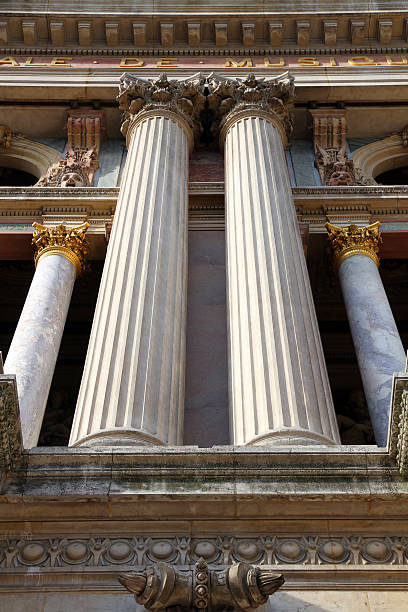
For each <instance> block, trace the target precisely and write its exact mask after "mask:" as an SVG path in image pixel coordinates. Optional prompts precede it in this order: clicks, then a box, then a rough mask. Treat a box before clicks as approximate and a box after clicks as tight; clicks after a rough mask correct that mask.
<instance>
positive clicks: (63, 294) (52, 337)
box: [4, 223, 88, 448]
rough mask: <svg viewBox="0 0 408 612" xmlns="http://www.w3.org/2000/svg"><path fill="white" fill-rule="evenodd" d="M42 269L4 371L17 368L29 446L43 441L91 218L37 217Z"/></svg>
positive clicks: (38, 268)
mask: <svg viewBox="0 0 408 612" xmlns="http://www.w3.org/2000/svg"><path fill="white" fill-rule="evenodd" d="M34 227H35V233H34V238H33V243H34V244H35V245H36V247H37V252H36V255H35V263H36V271H35V274H34V277H33V280H32V283H31V286H30V290H29V292H28V295H27V299H26V301H25V304H24V308H23V310H22V313H21V316H20V319H19V322H18V325H17V328H16V331H15V334H14V336H13V340H12V342H11V345H10V349H9V352H8V354H7V359H6V362H5V364H4V372H5V373H7V374H15V375H16V379H17V391H18V401H19V405H20V417H21V429H22V434H23V444H24V448H32V447H33V446H36V445H37V442H38V437H39V435H40V430H41V425H42V421H43V416H44V412H45V407H46V404H47V399H48V393H49V390H50V386H51V381H52V377H53V374H54V369H55V364H56V361H57V356H58V351H59V347H60V344H61V338H62V334H63V331H64V325H65V320H66V318H67V313H68V308H69V304H70V301H71V294H72V289H73V286H74V282H75V277H76V275H77V274H78V273H80V272H81V270H82V268H83V267H84V264H85V260H84V257H85V254H86V250H87V248H86V241H85V232H86V230H87V228H88V223H83V224H82V225H80V226H79V227H74V228H68V227H65V226H64V225H58V226H57V227H52V228H51V227H45V226H44V225H39V224H38V223H34Z"/></svg>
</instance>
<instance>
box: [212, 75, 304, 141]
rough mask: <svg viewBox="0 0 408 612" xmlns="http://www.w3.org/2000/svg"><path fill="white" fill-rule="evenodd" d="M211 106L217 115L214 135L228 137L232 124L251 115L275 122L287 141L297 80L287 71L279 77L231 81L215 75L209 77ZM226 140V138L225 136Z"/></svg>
mask: <svg viewBox="0 0 408 612" xmlns="http://www.w3.org/2000/svg"><path fill="white" fill-rule="evenodd" d="M207 82H208V88H209V91H210V93H209V95H208V103H209V106H210V108H211V109H212V111H213V112H214V116H215V121H214V123H213V126H212V130H213V131H214V132H217V131H221V132H222V133H223V134H225V132H226V130H228V128H229V126H230V124H231V122H234V121H235V120H237V119H238V118H240V117H242V118H243V117H245V116H248V115H259V116H263V117H264V118H268V119H272V120H275V123H276V126H277V127H278V129H279V131H280V132H281V136H282V137H283V138H284V140H286V138H287V137H288V136H289V135H290V134H291V132H292V129H293V116H292V109H293V100H294V91H295V87H294V80H293V77H292V76H290V75H289V73H288V72H285V73H283V74H281V75H279V76H278V77H276V78H259V79H257V78H256V77H255V75H254V74H249V75H248V76H247V77H245V78H237V79H228V78H224V77H222V76H220V75H218V74H215V73H212V74H210V76H209V77H208V80H207ZM221 140H223V136H222V137H221Z"/></svg>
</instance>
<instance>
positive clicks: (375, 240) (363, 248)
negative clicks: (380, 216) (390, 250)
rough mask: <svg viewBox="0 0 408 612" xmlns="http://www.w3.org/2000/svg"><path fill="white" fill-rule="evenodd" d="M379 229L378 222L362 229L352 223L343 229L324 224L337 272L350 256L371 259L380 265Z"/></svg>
mask: <svg viewBox="0 0 408 612" xmlns="http://www.w3.org/2000/svg"><path fill="white" fill-rule="evenodd" d="M379 227H380V222H379V221H376V222H375V223H371V225H366V226H363V227H360V226H358V225H355V224H354V223H351V224H350V225H346V226H344V227H338V226H337V225H332V224H331V223H326V224H325V228H326V229H327V231H328V233H329V241H330V246H331V248H332V250H333V256H334V265H335V267H336V269H337V270H338V269H339V267H340V265H341V264H342V263H343V261H344V260H345V259H347V258H348V257H351V256H352V255H366V256H367V257H371V259H372V260H373V261H374V262H375V263H376V264H377V266H378V265H379V263H380V260H379V257H378V251H379V248H380V244H381V242H382V240H381V235H380V231H379Z"/></svg>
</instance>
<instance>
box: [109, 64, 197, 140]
mask: <svg viewBox="0 0 408 612" xmlns="http://www.w3.org/2000/svg"><path fill="white" fill-rule="evenodd" d="M204 87H205V77H204V76H203V75H202V74H196V75H194V76H193V77H191V78H189V79H185V80H182V79H180V80H171V81H169V80H168V78H167V75H166V74H164V73H163V74H161V75H160V76H159V78H158V79H141V78H138V77H135V76H133V75H131V74H129V73H127V72H125V73H124V74H123V75H122V77H121V79H120V84H119V95H118V97H117V100H118V102H119V108H120V109H121V110H123V111H124V114H123V123H122V127H121V132H122V134H123V135H124V136H126V134H127V131H128V129H129V125H130V123H131V121H132V118H134V117H135V115H137V114H138V113H140V111H142V110H143V111H154V110H157V111H160V110H162V111H163V110H167V111H170V112H171V111H172V112H174V113H176V114H177V115H179V116H181V117H182V118H183V119H184V120H185V121H186V122H187V124H188V125H189V126H190V127H191V128H192V129H193V132H194V133H195V135H196V136H198V135H199V134H200V132H201V125H200V123H199V122H198V121H197V118H198V116H199V114H200V111H201V110H202V109H203V108H204V104H205V96H204Z"/></svg>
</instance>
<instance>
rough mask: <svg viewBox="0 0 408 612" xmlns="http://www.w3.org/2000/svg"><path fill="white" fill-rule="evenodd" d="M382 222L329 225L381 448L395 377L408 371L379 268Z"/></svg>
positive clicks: (361, 371) (365, 387)
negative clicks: (365, 224)
mask: <svg viewBox="0 0 408 612" xmlns="http://www.w3.org/2000/svg"><path fill="white" fill-rule="evenodd" d="M379 227H380V223H379V222H376V223H372V224H371V225H368V226H366V227H358V226H357V225H354V224H351V225H348V226H345V227H337V226H335V225H332V224H331V223H326V228H327V230H328V232H329V239H330V244H331V246H332V249H333V253H334V257H335V266H336V268H337V270H338V275H339V281H340V285H341V290H342V293H343V298H344V303H345V306H346V311H347V317H348V321H349V324H350V329H351V334H352V336H353V343H354V348H355V351H356V355H357V361H358V365H359V369H360V374H361V379H362V382H363V387H364V393H365V396H366V400H367V406H368V410H369V413H370V417H371V423H372V426H373V430H374V435H375V439H376V442H377V444H378V446H385V445H386V443H387V435H388V422H389V414H390V396H391V391H392V375H393V373H394V372H403V371H404V370H405V351H404V348H403V346H402V342H401V338H400V336H399V333H398V329H397V326H396V324H395V320H394V317H393V314H392V311H391V308H390V305H389V302H388V299H387V295H386V293H385V290H384V286H383V284H382V281H381V277H380V274H379V272H378V265H379V259H378V251H379V245H380V241H381V237H380V232H379Z"/></svg>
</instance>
